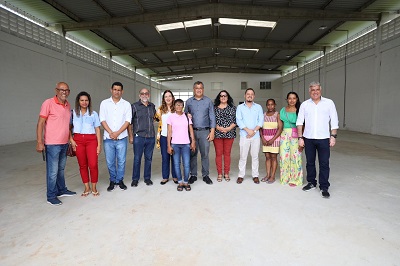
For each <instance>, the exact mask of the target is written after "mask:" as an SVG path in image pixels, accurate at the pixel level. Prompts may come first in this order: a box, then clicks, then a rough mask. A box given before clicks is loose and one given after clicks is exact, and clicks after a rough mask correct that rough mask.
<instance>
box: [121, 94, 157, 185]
mask: <svg viewBox="0 0 400 266" xmlns="http://www.w3.org/2000/svg"><path fill="white" fill-rule="evenodd" d="M139 98H140V100H139V101H137V102H135V103H133V104H132V123H131V125H129V130H128V133H129V142H130V143H131V144H133V172H132V184H131V186H132V187H137V186H138V183H139V179H140V165H141V162H142V155H143V154H144V172H143V178H144V182H145V183H146V185H148V186H151V185H153V181H151V163H152V161H153V150H154V145H155V143H156V142H155V131H154V115H155V113H156V107H155V106H154V104H153V103H151V102H150V101H149V99H150V91H149V90H148V89H146V88H143V89H141V90H140V92H139Z"/></svg>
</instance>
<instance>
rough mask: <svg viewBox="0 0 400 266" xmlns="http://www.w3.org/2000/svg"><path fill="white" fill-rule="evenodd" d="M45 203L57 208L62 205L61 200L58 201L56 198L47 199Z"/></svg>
mask: <svg viewBox="0 0 400 266" xmlns="http://www.w3.org/2000/svg"><path fill="white" fill-rule="evenodd" d="M47 203H48V204H50V205H53V206H57V205H61V204H62V202H61V200H59V199H57V198H54V199H48V200H47Z"/></svg>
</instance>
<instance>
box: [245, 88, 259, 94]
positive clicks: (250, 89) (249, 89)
mask: <svg viewBox="0 0 400 266" xmlns="http://www.w3.org/2000/svg"><path fill="white" fill-rule="evenodd" d="M248 91H253V93H254V95H256V92H255V91H254V90H253V89H252V88H248V89H246V91H245V92H244V95H246V93H247V92H248Z"/></svg>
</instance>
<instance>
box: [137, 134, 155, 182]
mask: <svg viewBox="0 0 400 266" xmlns="http://www.w3.org/2000/svg"><path fill="white" fill-rule="evenodd" d="M155 143H156V140H155V138H154V137H151V138H145V137H140V136H135V137H134V141H133V172H132V180H135V181H139V179H140V165H141V163H142V155H143V154H144V173H143V178H144V180H150V178H151V162H152V160H153V150H154V145H155Z"/></svg>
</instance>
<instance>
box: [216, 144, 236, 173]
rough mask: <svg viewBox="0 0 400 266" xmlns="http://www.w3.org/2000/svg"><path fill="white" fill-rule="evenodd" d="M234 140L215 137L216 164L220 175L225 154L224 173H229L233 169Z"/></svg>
mask: <svg viewBox="0 0 400 266" xmlns="http://www.w3.org/2000/svg"><path fill="white" fill-rule="evenodd" d="M234 140H235V139H214V148H215V164H216V165H217V172H218V174H219V175H222V156H224V174H225V175H228V174H229V171H230V170H231V150H232V144H233V141H234Z"/></svg>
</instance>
